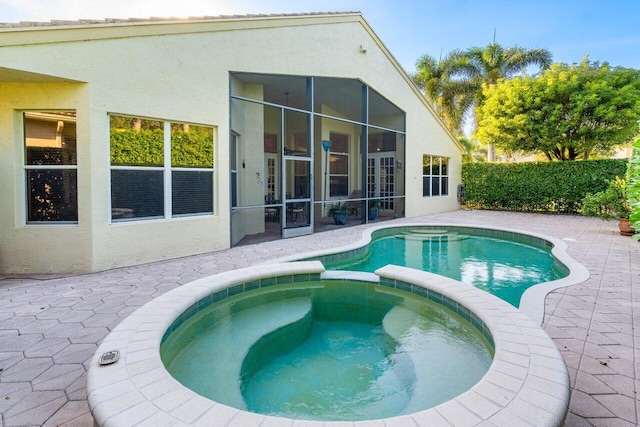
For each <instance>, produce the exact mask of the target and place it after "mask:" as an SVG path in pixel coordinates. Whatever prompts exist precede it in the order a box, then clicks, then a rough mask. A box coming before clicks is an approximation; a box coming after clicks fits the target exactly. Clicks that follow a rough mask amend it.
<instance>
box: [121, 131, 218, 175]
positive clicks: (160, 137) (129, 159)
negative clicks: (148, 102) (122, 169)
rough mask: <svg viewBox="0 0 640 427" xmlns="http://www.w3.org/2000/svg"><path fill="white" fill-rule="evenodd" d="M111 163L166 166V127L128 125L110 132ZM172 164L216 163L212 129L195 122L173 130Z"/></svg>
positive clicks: (199, 164)
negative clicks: (130, 126) (185, 130)
mask: <svg viewBox="0 0 640 427" xmlns="http://www.w3.org/2000/svg"><path fill="white" fill-rule="evenodd" d="M111 164H112V165H117V166H163V165H164V130H163V129H141V130H135V129H126V130H119V131H112V132H111ZM171 166H173V167H199V168H211V167H213V130H212V129H211V128H204V127H196V126H193V127H192V129H191V130H190V131H188V132H184V131H181V130H173V131H172V132H171Z"/></svg>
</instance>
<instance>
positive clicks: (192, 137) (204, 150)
mask: <svg viewBox="0 0 640 427" xmlns="http://www.w3.org/2000/svg"><path fill="white" fill-rule="evenodd" d="M171 166H173V167H181V168H213V128H210V127H205V126H194V125H190V124H187V123H171Z"/></svg>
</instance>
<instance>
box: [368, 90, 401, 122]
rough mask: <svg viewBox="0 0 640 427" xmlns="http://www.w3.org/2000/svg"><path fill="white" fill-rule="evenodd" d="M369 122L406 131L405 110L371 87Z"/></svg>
mask: <svg viewBox="0 0 640 427" xmlns="http://www.w3.org/2000/svg"><path fill="white" fill-rule="evenodd" d="M368 123H369V124H371V125H374V126H380V127H383V128H387V129H393V130H397V131H401V132H404V112H403V111H402V110H400V109H399V108H398V107H396V106H395V105H393V104H392V103H391V102H389V101H388V100H387V99H386V98H384V97H382V95H380V94H379V93H378V92H376V91H375V90H373V89H371V88H369V122H368Z"/></svg>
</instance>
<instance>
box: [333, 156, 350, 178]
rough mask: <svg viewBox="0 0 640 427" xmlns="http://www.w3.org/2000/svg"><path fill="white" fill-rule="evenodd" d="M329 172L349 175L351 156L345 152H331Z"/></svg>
mask: <svg viewBox="0 0 640 427" xmlns="http://www.w3.org/2000/svg"><path fill="white" fill-rule="evenodd" d="M329 172H330V173H331V174H334V175H348V174H349V156H347V155H344V154H331V158H330V160H329Z"/></svg>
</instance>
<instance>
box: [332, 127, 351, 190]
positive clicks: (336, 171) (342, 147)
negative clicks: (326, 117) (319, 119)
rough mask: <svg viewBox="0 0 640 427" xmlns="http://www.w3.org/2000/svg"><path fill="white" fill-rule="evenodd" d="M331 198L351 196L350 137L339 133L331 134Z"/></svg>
mask: <svg viewBox="0 0 640 427" xmlns="http://www.w3.org/2000/svg"><path fill="white" fill-rule="evenodd" d="M329 139H330V140H331V148H330V152H329V196H330V197H348V196H349V137H348V135H343V134H339V133H334V132H331V133H330V134H329Z"/></svg>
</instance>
